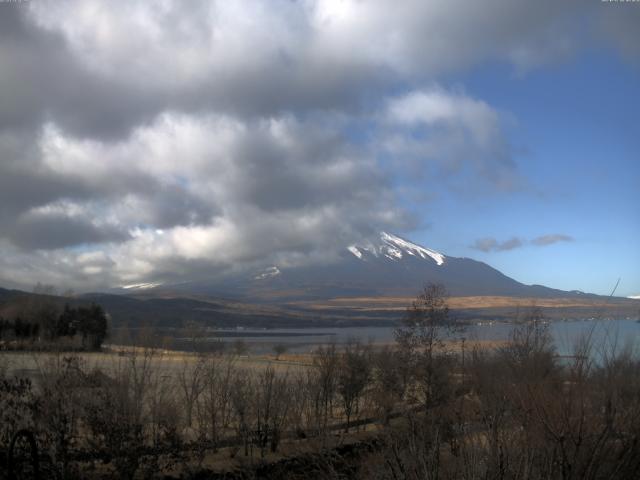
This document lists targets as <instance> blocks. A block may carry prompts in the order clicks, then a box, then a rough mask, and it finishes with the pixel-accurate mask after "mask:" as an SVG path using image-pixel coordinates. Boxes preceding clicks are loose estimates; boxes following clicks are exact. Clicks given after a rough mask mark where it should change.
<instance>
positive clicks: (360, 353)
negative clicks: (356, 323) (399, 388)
mask: <svg viewBox="0 0 640 480" xmlns="http://www.w3.org/2000/svg"><path fill="white" fill-rule="evenodd" d="M370 379H371V355H370V350H369V349H368V348H366V347H363V346H362V345H361V344H360V343H358V342H356V341H349V342H348V343H347V345H346V347H345V351H344V353H343V355H342V358H341V362H340V368H339V372H338V393H339V394H340V398H341V399H342V407H343V410H344V414H345V417H346V420H347V424H346V426H345V432H348V431H349V427H350V425H351V418H352V416H353V415H354V414H355V415H357V414H358V413H359V408H360V399H361V396H362V395H363V393H364V390H365V388H366V387H367V385H368V384H369V381H370Z"/></svg>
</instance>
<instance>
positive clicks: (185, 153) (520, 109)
mask: <svg viewBox="0 0 640 480" xmlns="http://www.w3.org/2000/svg"><path fill="white" fill-rule="evenodd" d="M639 26H640V2H600V1H597V0H594V1H588V2H585V1H583V0H566V1H563V2H558V1H557V0H538V1H535V2H532V1H531V0H483V1H482V2H465V1H458V0H405V1H403V2H395V3H391V2H388V1H387V0H368V1H366V2H365V1H359V0H303V1H297V2H291V1H290V0H271V1H269V2H265V1H264V0H234V1H233V2H230V1H228V0H193V1H190V2H183V1H180V0H166V1H164V2H160V3H158V2H155V1H151V0H139V1H136V2H117V3H116V2H112V1H109V0H64V1H59V2H58V1H56V2H48V1H31V2H0V71H1V72H3V75H1V76H0V92H2V102H0V285H3V286H17V287H22V288H28V287H29V286H31V285H34V284H36V283H37V282H42V283H47V284H52V285H55V286H57V287H58V288H60V289H61V290H64V289H66V288H73V289H76V290H78V291H85V290H101V289H108V288H111V287H114V286H118V285H127V284H135V283H147V282H151V283H174V282H180V281H185V280H190V279H194V278H210V277H217V276H220V275H224V274H226V273H228V272H229V271H233V272H237V271H244V272H247V273H248V274H250V273H251V272H255V271H262V270H263V269H264V268H265V267H268V266H271V265H278V266H281V267H287V266H296V265H311V264H326V263H329V262H332V261H335V260H336V259H337V258H340V257H339V256H340V253H341V252H342V253H343V252H344V249H345V247H346V246H347V245H351V244H354V243H358V242H361V241H363V240H365V239H367V238H371V237H373V236H375V235H377V234H379V232H380V231H381V230H384V231H390V232H394V233H398V234H401V235H404V236H405V237H407V238H409V239H411V240H413V241H416V242H419V243H422V244H424V245H426V246H429V247H431V248H434V249H438V250H440V251H442V252H443V253H445V254H448V255H452V256H466V257H472V258H476V259H479V260H483V261H485V262H487V263H488V264H490V265H492V266H494V267H496V268H498V269H500V270H502V271H503V272H504V273H506V274H507V275H510V276H512V277H513V278H515V279H517V280H520V281H522V282H525V283H537V284H544V285H548V286H551V287H557V288H562V289H579V290H583V291H588V292H595V293H600V294H608V293H609V292H610V290H611V289H612V288H613V285H615V283H616V281H617V279H618V278H621V283H620V287H619V290H618V294H621V295H636V294H640V276H639V272H640V268H639V267H640V257H639V256H640V247H639V244H640V242H639V241H638V239H639V238H640V227H639V221H640V220H639V219H640V211H639V205H640V199H639V194H638V186H639V185H640V162H639V161H638V153H639V152H640V135H639V134H640V125H639V122H638V113H637V112H638V111H640V108H639V107H640V96H639V95H638V91H637V88H638V85H640V82H639V80H640V79H639V75H640V73H639V71H640V28H639Z"/></svg>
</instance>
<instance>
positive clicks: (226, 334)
mask: <svg viewBox="0 0 640 480" xmlns="http://www.w3.org/2000/svg"><path fill="white" fill-rule="evenodd" d="M513 328H514V325H513V324H507V323H500V322H493V323H484V324H482V325H472V326H469V327H467V328H466V330H465V331H464V332H462V333H460V334H457V335H456V337H458V338H461V337H464V338H466V339H467V340H497V341H499V340H507V339H508V338H509V335H510V333H511V331H512V330H513ZM550 330H551V334H552V336H553V339H554V341H555V344H556V348H557V350H558V353H559V354H560V355H569V354H571V352H572V350H573V346H574V345H575V342H576V341H577V340H578V339H579V338H580V337H581V336H583V335H585V334H587V333H589V332H591V335H592V339H593V341H594V345H597V346H599V345H603V343H604V342H606V343H608V344H609V345H610V344H612V343H613V342H616V344H617V345H618V346H620V347H622V346H624V345H627V344H629V345H632V346H634V348H635V347H638V346H640V323H638V322H637V321H636V320H630V319H621V320H579V321H566V322H561V321H558V322H551V323H550ZM393 332H394V327H345V328H338V327H336V328H278V329H236V330H219V331H216V332H215V334H214V335H213V336H212V337H210V338H209V340H210V341H222V342H226V343H232V342H235V341H237V340H238V339H242V340H243V341H244V342H245V343H246V344H247V345H248V346H249V348H250V349H251V351H252V352H253V353H266V352H270V351H271V350H272V348H273V346H274V345H276V344H284V345H286V346H287V348H288V350H289V351H290V352H306V351H309V350H311V349H313V348H314V347H317V346H319V345H324V344H329V343H336V344H343V343H345V342H347V341H348V340H349V339H357V340H359V341H361V342H363V343H368V342H371V343H374V344H385V343H393V342H394V335H393Z"/></svg>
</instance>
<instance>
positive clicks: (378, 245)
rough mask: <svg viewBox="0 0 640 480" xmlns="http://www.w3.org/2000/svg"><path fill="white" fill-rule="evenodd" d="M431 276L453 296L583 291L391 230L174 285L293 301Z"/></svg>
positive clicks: (407, 288)
mask: <svg viewBox="0 0 640 480" xmlns="http://www.w3.org/2000/svg"><path fill="white" fill-rule="evenodd" d="M429 282H433V283H441V284H443V285H444V286H445V287H446V289H447V291H448V292H449V293H450V294H451V295H453V296H515V297H538V298H556V297H564V298H566V297H573V296H585V294H583V293H582V292H577V291H573V292H565V291H562V290H555V289H552V288H547V287H544V286H540V285H525V284H522V283H520V282H518V281H516V280H514V279H512V278H510V277H508V276H506V275H504V274H503V273H501V272H499V271H498V270H496V269H495V268H492V267H491V266H489V265H487V264H486V263H483V262H479V261H476V260H472V259H470V258H457V257H450V256H447V255H445V254H443V253H440V252H438V251H436V250H433V249H431V248H427V247H425V246H422V245H418V244H416V243H413V242H411V241H409V240H406V239H404V238H402V237H399V236H397V235H393V234H391V233H387V232H380V234H379V235H378V236H377V237H376V238H375V239H373V240H367V241H363V242H361V243H358V244H353V245H349V246H346V247H345V249H344V251H343V252H342V254H341V255H340V257H339V259H338V261H335V262H332V263H328V264H325V265H313V266H303V267H286V266H283V265H271V266H268V267H267V268H265V269H264V270H261V271H254V272H251V273H250V274H244V275H238V276H235V277H234V278H225V279H224V280H223V281H218V280H211V281H196V282H187V283H183V284H181V285H179V286H177V287H176V288H178V289H179V290H180V291H183V292H185V291H188V292H189V293H198V294H209V295H225V296H229V295H231V296H240V297H251V298H254V299H261V300H270V299H273V300H277V301H282V300H288V301H290V300H296V299H328V298H336V297H392V296H414V295H415V294H416V293H417V292H418V291H419V290H420V289H421V288H422V287H423V286H424V285H425V284H427V283H429ZM165 287H169V286H165ZM160 288H163V287H160Z"/></svg>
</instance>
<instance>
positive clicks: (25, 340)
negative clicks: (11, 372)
mask: <svg viewBox="0 0 640 480" xmlns="http://www.w3.org/2000/svg"><path fill="white" fill-rule="evenodd" d="M107 333H108V320H107V315H106V313H105V312H104V310H103V309H102V307H101V306H100V305H96V304H91V305H88V306H78V307H71V306H69V304H65V306H64V308H63V309H62V311H60V312H58V311H57V309H56V308H55V307H51V308H45V309H37V310H32V311H27V312H25V311H19V312H18V313H17V314H16V315H14V316H13V318H12V319H8V318H2V317H0V342H3V341H4V342H7V344H8V346H9V347H10V346H11V345H12V342H13V346H18V347H20V346H25V345H26V344H31V345H32V344H33V343H35V342H40V343H48V344H55V343H56V342H57V341H58V340H61V339H66V340H72V339H74V338H75V339H78V342H75V343H77V344H78V347H79V348H81V349H83V350H98V349H100V347H101V345H102V343H103V342H104V340H105V338H106V337H107Z"/></svg>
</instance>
